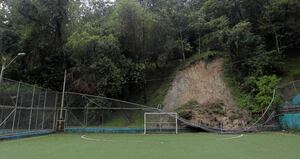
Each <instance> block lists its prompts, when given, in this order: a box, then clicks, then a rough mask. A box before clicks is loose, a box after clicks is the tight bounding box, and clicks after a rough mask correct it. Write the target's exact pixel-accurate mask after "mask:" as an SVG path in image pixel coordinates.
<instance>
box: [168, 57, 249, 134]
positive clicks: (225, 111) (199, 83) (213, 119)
mask: <svg viewBox="0 0 300 159" xmlns="http://www.w3.org/2000/svg"><path fill="white" fill-rule="evenodd" d="M222 65H223V59H221V58H219V59H215V60H213V61H211V62H209V63H206V62H204V61H198V62H196V63H194V64H192V65H190V66H189V67H187V68H185V69H184V70H182V71H179V72H178V73H177V75H176V77H175V79H174V81H173V83H172V86H171V87H170V88H169V90H168V93H167V95H166V97H165V99H164V110H165V111H178V110H179V109H180V107H182V106H183V105H186V104H187V103H188V102H190V101H195V103H196V104H194V106H193V107H192V108H185V109H184V111H188V112H190V113H191V114H192V115H191V119H190V120H191V121H192V122H196V123H202V124H205V125H209V126H214V127H219V126H221V125H223V128H224V129H229V128H240V127H243V126H245V125H246V124H247V123H248V122H249V121H250V115H249V113H248V112H247V111H245V110H242V109H240V108H238V107H237V105H236V103H235V102H234V100H233V98H232V95H231V94H230V91H229V90H228V89H227V88H226V85H225V83H224V81H223V78H222V73H223V71H222ZM215 103H219V105H220V107H221V109H222V111H221V112H220V111H218V112H214V111H211V109H212V107H211V105H215ZM182 110H183V109H182Z"/></svg>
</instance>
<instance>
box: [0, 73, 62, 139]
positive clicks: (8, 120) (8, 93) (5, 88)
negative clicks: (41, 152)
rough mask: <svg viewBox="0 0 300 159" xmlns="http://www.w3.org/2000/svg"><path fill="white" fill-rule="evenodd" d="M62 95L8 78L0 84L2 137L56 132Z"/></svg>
mask: <svg viewBox="0 0 300 159" xmlns="http://www.w3.org/2000/svg"><path fill="white" fill-rule="evenodd" d="M60 95H61V93H59V92H56V91H52V90H50V89H45V88H41V87H38V86H36V85H30V84H27V83H24V82H19V81H14V80H10V79H6V78H4V79H3V80H2V82H1V83H0V136H1V135H7V134H15V133H19V132H22V133H23V132H31V131H36V130H53V131H54V130H55V129H56V121H57V114H58V113H57V108H58V106H59V105H58V104H59V102H60Z"/></svg>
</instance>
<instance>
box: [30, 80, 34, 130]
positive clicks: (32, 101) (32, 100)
mask: <svg viewBox="0 0 300 159" xmlns="http://www.w3.org/2000/svg"><path fill="white" fill-rule="evenodd" d="M34 95H35V85H34V86H33V92H32V98H31V107H30V115H29V126H28V131H30V127H31V119H32V109H33V104H34Z"/></svg>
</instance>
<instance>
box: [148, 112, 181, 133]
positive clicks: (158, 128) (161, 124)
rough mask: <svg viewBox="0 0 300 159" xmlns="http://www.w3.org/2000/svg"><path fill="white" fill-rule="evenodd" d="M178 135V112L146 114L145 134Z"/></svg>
mask: <svg viewBox="0 0 300 159" xmlns="http://www.w3.org/2000/svg"><path fill="white" fill-rule="evenodd" d="M149 133H175V134H178V115H177V113H176V112H155V113H153V112H151V113H149V112H147V113H144V134H149Z"/></svg>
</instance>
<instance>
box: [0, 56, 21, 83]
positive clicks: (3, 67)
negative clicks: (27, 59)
mask: <svg viewBox="0 0 300 159" xmlns="http://www.w3.org/2000/svg"><path fill="white" fill-rule="evenodd" d="M25 55H26V53H24V52H21V53H18V55H17V56H15V57H14V58H13V59H12V60H11V61H10V62H9V63H8V64H7V65H6V58H5V57H2V60H3V62H2V67H1V73H0V83H1V82H2V78H3V73H4V70H5V69H6V68H7V67H8V66H9V65H10V64H11V63H13V62H14V61H15V60H16V58H17V57H19V56H25Z"/></svg>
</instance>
